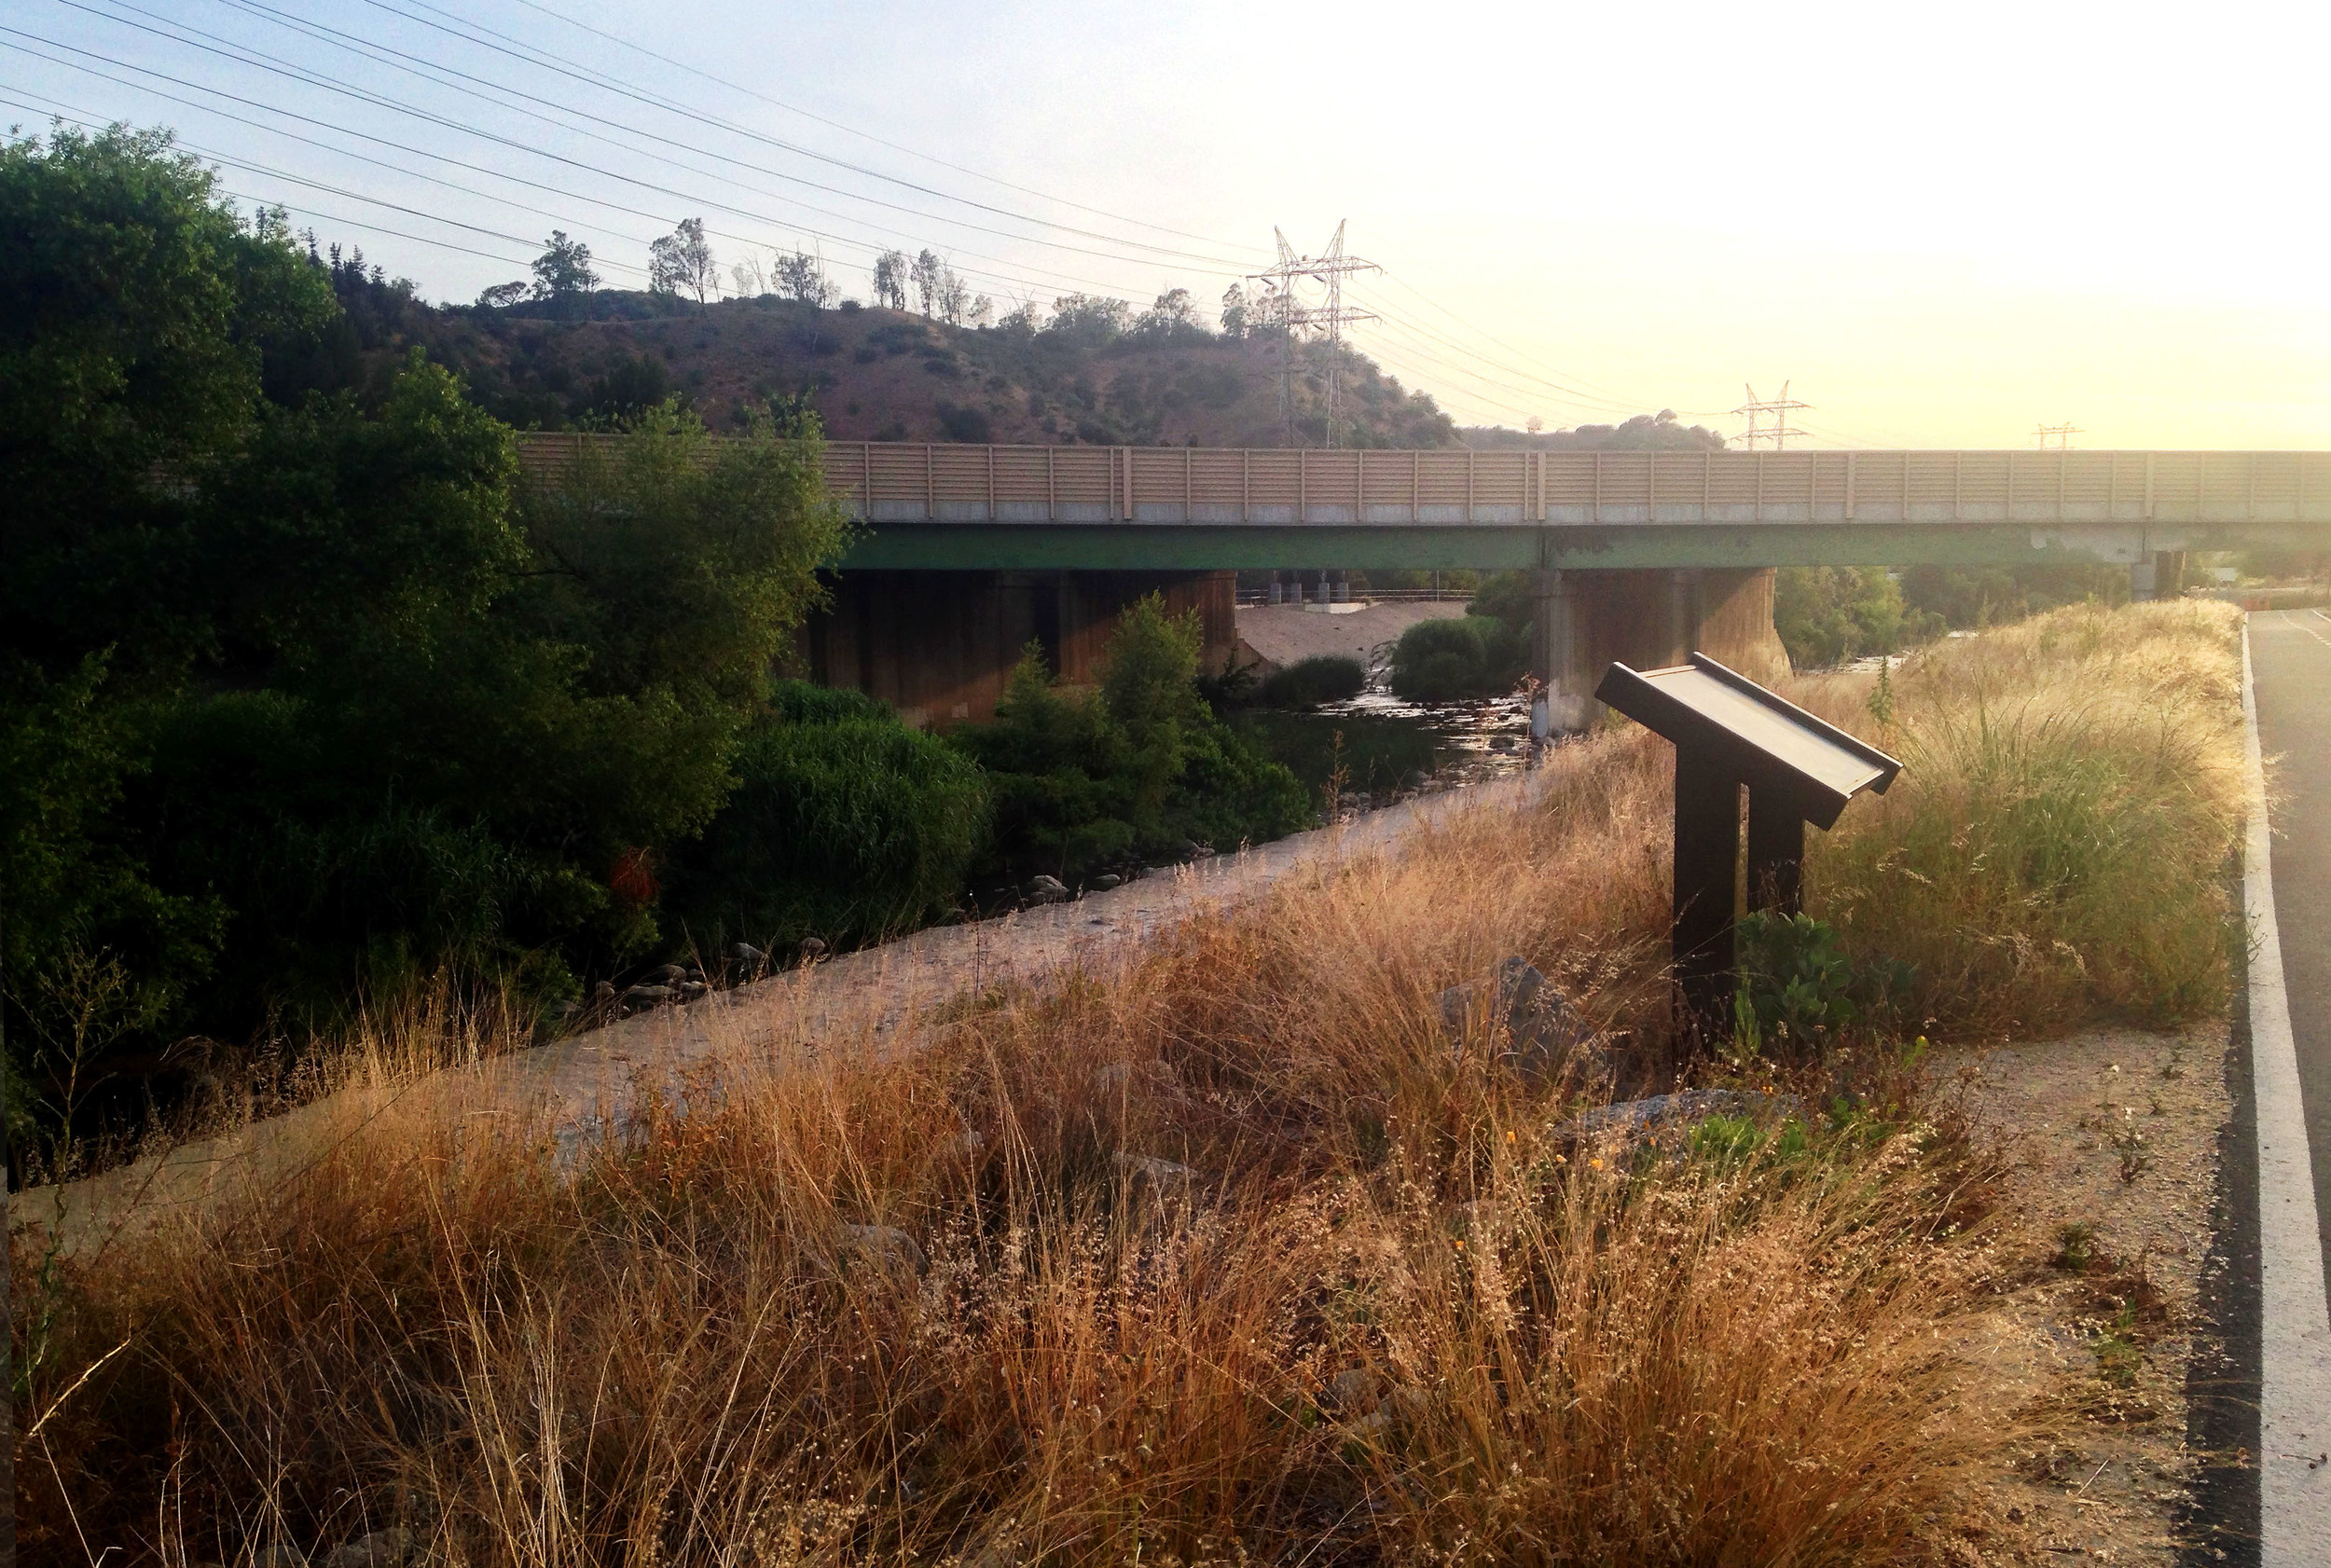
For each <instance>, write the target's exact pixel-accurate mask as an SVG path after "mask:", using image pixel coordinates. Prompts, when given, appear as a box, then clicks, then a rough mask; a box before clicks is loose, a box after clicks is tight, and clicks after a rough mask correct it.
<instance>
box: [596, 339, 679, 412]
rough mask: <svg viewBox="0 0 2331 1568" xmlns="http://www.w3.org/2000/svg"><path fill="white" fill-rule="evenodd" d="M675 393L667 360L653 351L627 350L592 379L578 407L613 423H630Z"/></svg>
mask: <svg viewBox="0 0 2331 1568" xmlns="http://www.w3.org/2000/svg"><path fill="white" fill-rule="evenodd" d="M670 396H671V378H669V376H667V375H666V374H665V371H664V362H663V361H662V360H660V359H657V358H655V356H654V355H652V354H626V355H625V356H624V357H623V358H621V359H619V360H617V361H615V363H614V364H611V365H609V366H608V367H607V371H606V373H605V374H604V375H602V376H600V377H599V378H596V379H595V380H593V381H592V382H591V386H590V390H589V392H586V394H585V396H584V401H583V406H582V408H581V409H579V410H578V412H579V413H582V414H584V415H586V416H596V417H597V418H598V419H599V420H601V421H603V422H606V423H608V424H612V425H621V424H628V423H630V422H631V421H633V420H638V419H639V418H640V417H641V415H643V414H645V413H647V412H648V411H649V410H650V409H653V408H654V407H655V406H656V405H657V404H659V403H662V402H664V401H665V400H666V399H667V398H669V397H670Z"/></svg>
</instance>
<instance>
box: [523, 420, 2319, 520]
mask: <svg viewBox="0 0 2331 1568" xmlns="http://www.w3.org/2000/svg"><path fill="white" fill-rule="evenodd" d="M519 439H520V453H521V458H522V461H524V464H525V466H526V467H527V469H528V470H529V471H530V472H532V473H535V474H538V475H539V474H544V473H548V472H554V471H556V470H557V469H558V468H559V467H561V466H563V464H565V463H566V462H567V461H572V456H573V454H574V453H575V452H577V451H578V450H580V449H581V448H582V447H583V446H584V445H585V444H586V443H591V442H599V441H606V440H611V439H614V438H613V437H608V436H603V435H592V434H577V433H528V434H525V435H522V436H521V437H520V438H519ZM825 473H826V483H827V485H828V487H829V488H831V489H832V491H833V493H834V495H835V496H836V497H838V498H840V499H841V500H842V501H844V502H846V503H847V504H848V506H849V508H850V510H851V511H852V512H853V514H855V515H856V516H860V517H862V518H864V519H865V520H867V521H869V522H875V523H885V522H916V523H925V522H937V523H1176V524H1233V525H1235V524H1282V525H1283V524H1290V523H1327V524H1334V523H1345V524H1350V523H1397V524H1410V525H1416V524H1425V525H1431V524H1460V525H1462V524H1473V525H1480V524H1489V525H1498V524H1504V525H1542V524H1565V523H1568V524H1629V523H1638V524H1640V523H1662V524H1665V523H1807V522H1814V523H1822V522H1835V523H1859V522H1872V523H1883V522H1896V523H1900V522H1913V523H1915V522H1938V523H1984V522H1989V523H2025V522H2030V523H2042V524H2045V523H2081V522H2132V523H2143V522H2156V521H2159V522H2203V523H2236V522H2331V452H2190V451H2187V452H2166V451H2164V452H2145V451H2133V452H2121V451H2096V452H2081V451H2075V452H2027V451H1847V452H1706V451H1703V452H1616V451H1603V452H1535V451H1471V450H1465V449H1456V450H1434V451H1369V450H1359V451H1350V450H1337V451H1321V450H1303V449H1270V448H1264V449H1247V448H1237V447H972V446H954V445H938V444H931V445H914V444H907V443H889V442H852V441H837V442H829V443H828V444H827V446H826V448H825Z"/></svg>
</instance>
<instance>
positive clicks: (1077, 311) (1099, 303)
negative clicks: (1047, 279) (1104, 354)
mask: <svg viewBox="0 0 2331 1568" xmlns="http://www.w3.org/2000/svg"><path fill="white" fill-rule="evenodd" d="M1052 312H1053V313H1052V320H1051V321H1050V322H1049V323H1046V324H1045V327H1044V331H1045V334H1046V335H1047V336H1049V337H1055V338H1057V339H1058V340H1059V341H1061V342H1064V343H1069V344H1073V345H1075V346H1077V347H1079V348H1085V349H1098V348H1104V347H1106V346H1108V345H1109V344H1110V343H1113V342H1115V341H1116V340H1117V339H1118V338H1120V337H1124V334H1125V328H1126V326H1127V324H1128V323H1129V322H1130V320H1131V318H1132V307H1130V306H1128V305H1127V304H1126V303H1125V302H1124V300H1122V299H1104V298H1102V297H1101V296H1098V295H1090V294H1066V295H1062V296H1060V297H1059V298H1057V299H1055V300H1054V301H1053V302H1052Z"/></svg>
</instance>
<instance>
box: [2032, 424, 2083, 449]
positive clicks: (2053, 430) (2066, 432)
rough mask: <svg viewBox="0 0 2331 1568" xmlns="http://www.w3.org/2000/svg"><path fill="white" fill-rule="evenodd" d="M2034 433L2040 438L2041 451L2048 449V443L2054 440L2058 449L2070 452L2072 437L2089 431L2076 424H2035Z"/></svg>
mask: <svg viewBox="0 0 2331 1568" xmlns="http://www.w3.org/2000/svg"><path fill="white" fill-rule="evenodd" d="M2032 433H2033V434H2034V435H2035V436H2037V437H2038V438H2039V448H2040V450H2041V451H2043V452H2044V451H2046V450H2048V442H2050V441H2051V440H2052V441H2054V442H2055V443H2056V449H2057V450H2058V451H2060V452H2069V451H2070V450H2072V438H2073V437H2074V436H2076V435H2085V434H2087V433H2088V432H2086V431H2084V430H2082V429H2081V428H2080V427H2079V426H2078V425H2076V424H2061V425H2034V426H2033V427H2032Z"/></svg>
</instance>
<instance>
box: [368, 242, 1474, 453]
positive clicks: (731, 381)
mask: <svg viewBox="0 0 2331 1568" xmlns="http://www.w3.org/2000/svg"><path fill="white" fill-rule="evenodd" d="M335 282H337V283H338V284H339V285H340V293H341V296H342V301H343V303H344V304H345V305H346V306H347V307H348V309H349V312H350V317H351V321H352V330H353V333H354V337H355V339H356V341H355V342H354V343H353V344H352V345H346V346H344V348H343V353H344V354H352V355H353V356H354V358H355V359H356V360H357V361H358V362H359V364H360V365H361V368H360V369H359V368H358V367H357V366H356V365H343V366H341V367H340V368H341V369H342V371H343V373H345V372H346V371H347V370H350V369H355V370H356V372H357V373H356V375H355V377H354V378H356V379H359V380H362V381H370V380H372V379H374V378H379V377H381V376H384V375H385V372H386V369H387V366H388V365H389V364H390V363H392V362H393V361H394V360H396V359H399V358H401V357H402V356H403V354H404V353H405V352H407V351H408V350H409V349H410V348H412V347H414V346H420V347H422V348H425V349H426V350H427V351H428V352H429V355H430V357H431V358H432V359H434V360H436V361H438V362H440V363H443V364H448V365H450V366H452V367H454V368H455V369H458V370H460V371H461V372H462V374H463V375H464V376H465V377H467V378H468V381H469V385H470V388H471V393H472V395H473V396H474V397H475V398H476V400H477V402H479V403H480V404H482V405H483V406H486V407H487V408H489V409H490V410H491V411H492V412H493V413H495V414H496V415H498V416H499V417H501V418H503V419H504V420H508V421H509V422H511V423H512V424H515V425H517V426H519V427H521V428H539V429H557V428H561V427H564V426H567V425H571V424H573V423H577V422H583V421H588V420H594V419H604V418H608V417H611V416H620V415H622V414H624V413H626V412H628V411H629V410H630V409H633V408H636V407H637V406H640V405H641V404H643V403H649V402H654V401H655V400H656V399H657V398H659V397H662V396H664V395H666V394H667V393H678V394H681V395H683V396H684V397H685V398H687V399H688V400H689V402H690V403H691V404H693V405H694V406H695V407H696V409H697V412H698V413H700V414H701V415H702V416H703V417H704V419H705V421H706V422H707V423H708V424H710V426H711V427H712V428H713V429H715V430H720V429H725V428H729V427H731V426H733V425H734V424H736V423H738V422H740V421H741V420H742V419H743V418H744V417H745V411H746V410H747V409H748V408H750V407H751V406H754V405H756V404H758V405H766V404H767V403H769V402H770V401H771V400H791V399H796V398H798V399H802V400H804V401H806V402H807V404H808V405H809V406H811V407H813V408H815V409H816V410H817V412H818V413H819V414H820V415H821V416H822V418H823V420H824V422H825V428H826V433H827V434H829V435H831V436H833V437H834V438H835V439H837V440H847V441H998V442H1025V443H1031V444H1041V445H1050V444H1072V443H1079V442H1082V443H1088V444H1097V445H1134V446H1182V445H1194V446H1207V447H1276V446H1279V445H1281V441H1280V433H1281V427H1280V419H1279V402H1278V399H1279V344H1278V342H1277V340H1276V338H1270V337H1246V338H1234V337H1221V336H1218V335H1216V334H1213V333H1210V332H1207V331H1205V330H1204V329H1202V328H1199V327H1196V326H1193V325H1191V324H1188V323H1179V324H1177V325H1175V326H1174V327H1172V328H1171V329H1169V330H1165V331H1143V330H1140V329H1139V327H1138V325H1134V324H1129V323H1130V318H1128V317H1125V316H1124V315H1123V314H1122V313H1120V314H1119V315H1118V316H1117V317H1116V318H1115V319H1111V318H1110V315H1109V313H1108V312H1107V310H1105V309H1104V310H1101V311H1098V312H1096V311H1093V310H1087V311H1084V312H1082V313H1077V314H1069V315H1061V316H1055V319H1054V321H1053V323H1051V324H1050V325H1048V326H1047V327H1045V328H1043V329H1041V330H1032V329H1030V328H1029V327H1028V326H1027V325H1025V324H1023V325H1019V326H1014V325H1012V324H1009V323H1007V324H1004V325H999V326H985V327H959V326H949V325H947V324H945V323H942V322H938V321H934V320H931V319H929V318H926V317H924V316H921V315H917V314H915V313H912V312H910V311H903V310H893V309H873V308H867V307H861V306H857V305H855V304H852V305H846V306H843V307H840V308H837V309H818V308H816V307H814V306H810V305H805V304H801V303H798V302H796V301H793V300H789V299H782V298H779V297H778V296H773V295H764V296H759V297H757V298H749V299H724V300H721V301H719V302H717V303H714V304H711V305H709V306H703V307H699V306H697V305H695V304H691V303H681V302H676V301H674V300H673V299H672V298H670V297H669V296H653V295H646V294H627V293H621V292H615V291H606V292H601V293H598V294H594V295H591V296H587V299H586V304H587V309H588V318H587V319H584V320H557V319H553V318H552V317H551V315H550V314H549V309H550V308H549V307H548V306H545V305H542V304H535V303H527V304H520V305H516V306H511V307H507V308H503V309H493V308H490V307H483V306H450V307H437V306H430V305H427V304H424V303H422V302H421V301H419V300H418V299H415V298H413V297H412V296H411V295H410V294H409V293H407V292H404V291H402V290H400V289H399V288H398V287H397V285H395V284H384V283H382V282H379V280H378V279H377V278H366V277H365V276H363V275H362V274H361V273H360V274H358V275H356V276H355V277H354V278H353V279H351V278H350V277H349V276H348V275H347V273H346V271H340V270H336V275H335ZM1094 303H1096V304H1097V305H1100V306H1103V307H1106V306H1109V305H1110V303H1111V302H1094ZM1324 352H1325V351H1324V349H1322V348H1321V347H1320V346H1317V345H1303V346H1301V347H1300V348H1299V350H1298V361H1297V375H1296V387H1295V401H1296V408H1297V417H1298V420H1299V425H1300V430H1301V433H1300V436H1299V439H1300V440H1301V441H1302V442H1303V444H1305V445H1320V444H1323V443H1324V438H1325V435H1326V428H1325V422H1324V420H1323V418H1322V412H1321V407H1320V403H1321V398H1320V388H1319V386H1318V384H1317V378H1318V376H1319V374H1320V373H1321V372H1322V371H1323V370H1324V367H1325V366H1324V359H1323V357H1322V356H1323V354H1324ZM1343 384H1344V394H1343V398H1342V407H1343V429H1342V430H1341V431H1340V432H1339V433H1338V437H1337V440H1338V444H1339V445H1345V446H1368V447H1445V446H1451V445H1454V444H1455V442H1456V440H1457V435H1456V430H1455V425H1454V424H1453V422H1452V421H1451V420H1450V419H1449V417H1448V416H1447V415H1446V414H1443V413H1442V412H1441V409H1440V408H1439V407H1438V406H1436V404H1435V403H1434V401H1433V399H1432V398H1431V396H1430V395H1429V394H1428V393H1424V392H1416V391H1413V390H1411V389H1409V388H1406V387H1403V386H1401V385H1400V382H1399V381H1398V380H1396V379H1394V378H1390V377H1387V376H1386V375H1385V374H1383V372H1382V371H1381V370H1380V369H1379V368H1378V367H1377V366H1376V365H1375V364H1373V363H1372V361H1370V360H1369V359H1368V358H1367V357H1366V356H1364V355H1361V354H1359V353H1356V352H1351V351H1346V353H1345V366H1344V374H1343Z"/></svg>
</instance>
